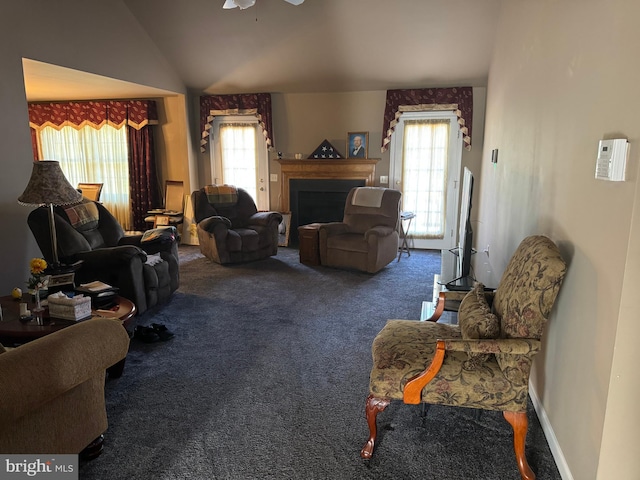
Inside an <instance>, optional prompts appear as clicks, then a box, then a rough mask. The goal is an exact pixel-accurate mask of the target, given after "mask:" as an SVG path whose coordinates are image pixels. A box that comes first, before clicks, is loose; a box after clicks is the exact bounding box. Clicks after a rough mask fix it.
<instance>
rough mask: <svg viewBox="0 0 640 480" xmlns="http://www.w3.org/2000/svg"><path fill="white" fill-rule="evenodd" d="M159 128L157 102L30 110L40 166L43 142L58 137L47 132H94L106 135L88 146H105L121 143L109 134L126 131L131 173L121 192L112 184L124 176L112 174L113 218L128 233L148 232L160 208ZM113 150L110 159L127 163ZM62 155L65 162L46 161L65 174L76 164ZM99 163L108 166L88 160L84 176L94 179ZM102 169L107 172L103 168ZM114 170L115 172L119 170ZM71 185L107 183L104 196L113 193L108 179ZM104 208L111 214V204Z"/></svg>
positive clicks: (57, 104)
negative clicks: (149, 217)
mask: <svg viewBox="0 0 640 480" xmlns="http://www.w3.org/2000/svg"><path fill="white" fill-rule="evenodd" d="M157 123H158V115H157V110H156V103H155V101H153V100H105V101H71V102H43V103H30V104H29V126H30V127H31V138H32V146H33V153H34V159H35V160H42V159H43V155H42V150H43V145H42V141H43V139H44V141H48V140H47V138H53V137H54V136H55V135H50V134H49V135H43V132H45V130H46V129H49V130H53V131H54V133H55V131H57V132H62V131H63V130H65V129H67V128H69V129H73V130H77V131H81V130H84V131H85V133H88V134H89V135H91V132H92V131H93V132H95V131H97V130H101V129H102V130H103V131H102V132H101V138H102V139H101V140H97V139H91V140H88V141H87V142H88V143H92V142H93V143H96V142H98V143H102V144H106V143H108V142H117V140H116V139H115V138H116V137H115V136H111V137H108V138H110V139H109V140H105V138H107V135H108V132H107V131H106V130H109V131H116V132H117V131H120V132H121V131H122V129H125V130H126V134H123V135H125V138H126V140H125V141H126V147H125V150H124V152H125V153H124V155H126V157H125V159H124V161H125V162H126V163H127V165H126V167H128V168H127V169H126V170H127V171H128V173H127V174H126V175H127V176H128V178H125V179H124V187H123V186H120V187H118V186H117V185H115V184H116V183H118V182H115V181H114V180H113V178H115V177H121V176H122V175H121V174H116V173H114V174H113V175H114V176H113V177H112V179H111V183H112V185H111V186H112V187H113V188H112V190H113V191H114V193H113V196H114V199H113V200H112V202H113V205H112V209H113V210H114V211H112V213H114V215H115V216H116V218H118V220H119V221H120V223H121V224H122V225H123V227H125V228H131V227H133V228H134V229H137V230H143V229H144V228H145V226H146V225H145V222H144V217H145V216H146V213H147V210H150V209H152V208H156V207H157V206H158V205H159V201H160V198H159V188H158V177H157V169H156V164H155V153H154V152H155V148H154V136H153V129H152V128H151V126H152V125H156V124H157ZM104 126H108V128H107V129H103V127H104ZM49 133H51V132H49ZM58 137H59V135H58ZM69 138H74V140H73V141H74V142H76V141H77V140H76V138H77V137H76V136H69ZM58 141H60V139H58ZM74 146H77V145H74ZM105 149H106V150H110V149H109V147H105ZM111 150H113V152H109V153H108V155H116V156H118V155H119V156H120V157H122V155H123V153H122V151H121V152H120V153H116V150H117V149H115V148H114V149H111ZM55 151H56V149H55V148H53V147H52V146H49V147H48V148H47V152H55ZM58 151H59V153H58V155H59V157H60V158H47V160H59V161H60V162H61V166H62V167H63V170H64V164H65V162H67V161H69V160H71V159H70V158H68V157H69V156H71V155H72V154H71V153H69V152H64V151H60V149H58ZM73 155H76V154H73ZM88 156H89V157H91V156H93V155H92V154H89V155H88ZM74 160H77V159H74ZM100 161H102V162H104V160H95V158H87V159H85V164H86V165H85V167H83V168H84V170H83V172H84V175H85V176H87V175H90V173H89V171H91V170H93V167H94V166H96V165H95V164H96V163H99V162H100ZM92 164H93V165H92ZM101 167H102V168H103V170H104V165H102V166H101ZM114 168H116V167H115V166H114ZM97 171H98V170H97V169H96V172H97ZM65 174H67V175H68V176H71V177H73V176H75V175H76V174H74V175H70V174H68V173H67V171H65ZM77 175H79V174H77ZM95 175H100V176H104V175H105V174H99V173H96V174H95ZM107 177H108V175H107ZM69 180H70V181H71V182H72V184H73V183H78V182H80V181H83V182H100V183H105V187H104V190H103V192H104V193H103V195H105V194H106V193H107V192H108V191H109V189H110V185H109V178H96V177H95V176H94V177H92V178H69ZM122 188H124V189H128V192H124V193H126V195H123V194H122V192H121V194H118V192H117V191H118V189H120V190H122ZM107 196H108V195H107ZM116 198H117V199H116ZM124 198H128V199H129V201H128V202H127V201H123V199H124ZM105 206H107V208H109V202H108V201H107V199H106V198H105Z"/></svg>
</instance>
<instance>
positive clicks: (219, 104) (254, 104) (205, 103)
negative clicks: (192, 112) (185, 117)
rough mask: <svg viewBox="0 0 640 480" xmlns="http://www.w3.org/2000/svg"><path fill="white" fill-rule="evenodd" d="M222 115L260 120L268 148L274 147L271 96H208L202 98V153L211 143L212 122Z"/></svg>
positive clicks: (259, 94)
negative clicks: (248, 116) (244, 116)
mask: <svg viewBox="0 0 640 480" xmlns="http://www.w3.org/2000/svg"><path fill="white" fill-rule="evenodd" d="M220 115H253V116H255V117H257V118H258V122H260V126H261V127H262V133H263V134H264V138H265V141H266V142H267V147H272V146H273V128H272V126H271V94H270V93H251V94H233V95H206V96H202V97H200V131H201V132H202V138H201V139H200V151H202V152H204V151H205V150H206V147H207V143H208V142H209V135H210V130H211V122H212V121H213V119H214V117H217V116H220Z"/></svg>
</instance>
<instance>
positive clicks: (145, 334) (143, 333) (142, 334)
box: [133, 325, 160, 343]
mask: <svg viewBox="0 0 640 480" xmlns="http://www.w3.org/2000/svg"><path fill="white" fill-rule="evenodd" d="M133 338H135V339H137V340H140V341H142V342H144V343H155V342H159V341H160V335H158V334H157V333H156V331H155V330H154V329H153V328H149V327H143V326H142V325H139V326H137V327H136V328H135V329H134V330H133Z"/></svg>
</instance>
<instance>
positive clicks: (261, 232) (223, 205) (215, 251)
mask: <svg viewBox="0 0 640 480" xmlns="http://www.w3.org/2000/svg"><path fill="white" fill-rule="evenodd" d="M191 200H192V203H193V211H194V215H193V216H194V218H195V220H196V222H197V223H198V227H197V228H198V240H199V241H200V251H201V252H202V254H203V255H205V256H206V257H207V258H208V259H209V260H211V261H213V262H216V263H219V264H227V263H238V262H247V261H251V260H259V259H262V258H267V257H270V256H273V255H276V254H277V253H278V227H279V225H280V222H281V221H282V215H281V214H280V213H278V212H258V209H257V208H256V204H255V202H254V201H253V198H251V196H250V195H249V194H248V193H247V192H246V191H245V190H244V189H242V188H236V187H233V186H231V185H207V186H206V187H203V188H201V189H200V190H196V191H195V192H193V193H192V194H191Z"/></svg>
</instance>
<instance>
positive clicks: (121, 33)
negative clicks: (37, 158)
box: [0, 0, 185, 295]
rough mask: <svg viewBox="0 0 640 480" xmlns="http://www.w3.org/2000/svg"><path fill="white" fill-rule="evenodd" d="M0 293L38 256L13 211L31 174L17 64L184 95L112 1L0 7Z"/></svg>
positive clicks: (27, 1)
mask: <svg viewBox="0 0 640 480" xmlns="http://www.w3.org/2000/svg"><path fill="white" fill-rule="evenodd" d="M0 27H1V28H0V44H1V45H2V48H0V65H2V74H1V75H0V145H2V151H1V153H0V167H1V170H2V176H0V229H1V231H2V242H1V246H2V248H0V271H1V272H2V275H0V294H2V295H6V294H8V293H9V292H10V290H11V288H13V287H14V286H20V287H24V285H25V281H26V279H27V277H28V262H29V259H30V258H31V257H34V256H39V255H40V251H39V249H38V248H37V246H36V244H35V241H34V240H33V236H32V235H31V232H30V231H29V229H28V227H27V221H26V219H27V215H28V213H29V212H30V210H31V209H30V208H29V207H24V206H20V205H19V204H18V202H17V198H18V196H19V195H20V194H21V193H22V192H23V190H24V188H25V187H26V185H27V181H28V179H29V176H30V174H31V160H32V159H33V154H32V151H31V138H30V133H29V123H28V116H27V102H26V99H25V91H24V81H23V76H22V58H23V57H25V58H31V59H34V60H39V61H43V62H47V63H52V64H56V65H61V66H65V67H69V68H74V69H76V70H82V71H86V72H90V73H96V74H99V75H103V76H106V77H111V78H117V79H120V80H126V81H129V82H134V83H138V84H142V85H146V86H153V87H157V88H162V89H165V90H169V91H172V92H176V93H185V88H184V85H182V83H181V82H180V80H179V79H178V78H177V76H176V75H175V73H174V72H173V71H172V70H171V68H170V67H169V65H168V64H167V62H166V61H165V60H164V58H163V57H162V56H161V54H160V53H159V52H158V50H157V49H156V47H155V46H154V45H153V43H152V42H151V41H150V39H149V37H148V36H147V34H146V33H145V32H144V31H143V30H142V29H141V28H140V27H139V25H138V24H137V22H136V21H135V19H134V18H133V16H132V15H131V13H130V12H129V10H128V9H127V8H126V7H125V6H124V5H123V3H122V2H121V1H119V0H113V1H109V2H86V1H82V0H65V1H60V2H49V1H44V0H40V1H37V0H24V1H21V2H3V4H2V7H0Z"/></svg>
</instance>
